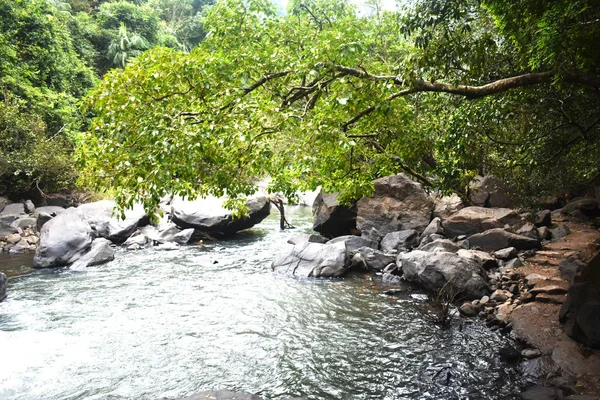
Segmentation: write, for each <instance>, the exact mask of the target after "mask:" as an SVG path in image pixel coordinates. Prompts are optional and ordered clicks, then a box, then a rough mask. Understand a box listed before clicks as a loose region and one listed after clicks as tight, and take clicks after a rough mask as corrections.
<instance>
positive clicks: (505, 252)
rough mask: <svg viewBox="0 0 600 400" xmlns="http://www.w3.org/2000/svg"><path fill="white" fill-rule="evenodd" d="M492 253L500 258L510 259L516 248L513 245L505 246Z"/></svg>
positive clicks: (513, 255)
mask: <svg viewBox="0 0 600 400" xmlns="http://www.w3.org/2000/svg"><path fill="white" fill-rule="evenodd" d="M493 255H494V257H496V258H498V259H500V260H510V259H511V258H515V257H516V256H517V249H515V248H514V247H507V248H505V249H500V250H496V251H495V252H494V253H493Z"/></svg>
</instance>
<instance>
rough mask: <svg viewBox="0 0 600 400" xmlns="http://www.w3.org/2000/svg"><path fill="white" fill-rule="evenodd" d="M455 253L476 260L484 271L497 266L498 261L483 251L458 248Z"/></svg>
mask: <svg viewBox="0 0 600 400" xmlns="http://www.w3.org/2000/svg"><path fill="white" fill-rule="evenodd" d="M456 254H458V255H459V256H460V257H462V258H466V259H469V260H471V261H474V262H476V263H477V264H479V266H481V267H482V268H483V269H485V270H486V271H489V270H491V269H493V268H497V267H498V261H496V259H495V258H494V257H492V256H491V255H490V254H489V253H486V252H485V251H480V250H466V249H460V250H458V252H457V253H456Z"/></svg>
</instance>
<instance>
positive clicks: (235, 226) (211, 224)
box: [171, 196, 271, 235]
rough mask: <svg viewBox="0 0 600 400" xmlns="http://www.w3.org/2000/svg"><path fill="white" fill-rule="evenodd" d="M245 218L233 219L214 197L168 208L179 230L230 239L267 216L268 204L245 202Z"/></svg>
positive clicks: (262, 198)
mask: <svg viewBox="0 0 600 400" xmlns="http://www.w3.org/2000/svg"><path fill="white" fill-rule="evenodd" d="M246 204H247V206H248V208H249V210H248V216H247V217H242V218H233V216H232V212H231V211H230V210H227V209H225V208H223V200H222V199H219V198H215V197H207V198H204V199H196V200H193V201H189V200H183V199H180V198H177V199H175V200H173V203H172V204H171V217H172V219H173V222H174V223H175V224H176V225H177V226H178V227H180V228H182V229H190V228H191V229H195V230H196V231H199V232H201V233H207V234H211V235H231V234H234V233H236V232H238V231H241V230H243V229H248V228H252V227H253V226H254V225H256V224H258V223H259V222H261V221H262V220H263V219H265V218H266V217H268V216H269V213H270V210H271V203H270V202H269V199H268V198H267V197H266V196H258V197H254V198H251V199H249V200H248V201H247V203H246Z"/></svg>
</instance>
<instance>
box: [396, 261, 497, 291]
mask: <svg viewBox="0 0 600 400" xmlns="http://www.w3.org/2000/svg"><path fill="white" fill-rule="evenodd" d="M396 263H397V264H398V265H399V266H401V267H402V271H403V273H404V278H405V279H406V280H408V281H410V282H415V283H418V284H420V285H422V286H423V287H425V288H426V289H428V290H431V291H438V290H440V289H442V288H443V287H444V285H446V283H448V282H449V281H451V283H450V285H451V286H452V289H453V290H454V291H455V292H458V293H460V294H461V295H462V296H463V297H464V298H465V299H477V298H481V297H482V296H484V295H485V294H486V293H487V291H488V286H487V284H486V282H485V280H484V278H483V276H484V275H485V273H484V271H483V269H482V268H481V267H480V266H479V265H478V264H477V263H475V262H473V261H470V260H467V259H464V258H462V257H459V256H458V255H457V254H455V253H449V252H435V253H430V252H425V251H421V250H415V251H412V252H410V253H402V254H399V255H398V259H397V261H396Z"/></svg>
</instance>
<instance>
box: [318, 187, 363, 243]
mask: <svg viewBox="0 0 600 400" xmlns="http://www.w3.org/2000/svg"><path fill="white" fill-rule="evenodd" d="M338 196H339V195H338V194H337V193H323V192H319V194H318V195H317V197H316V198H315V201H314V202H313V206H312V212H313V218H314V223H313V229H314V230H315V231H317V232H319V233H320V234H321V235H324V236H328V237H338V236H343V235H350V234H352V233H353V231H354V230H355V229H356V212H357V211H356V203H352V204H350V205H348V206H343V205H340V204H339V203H338Z"/></svg>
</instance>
